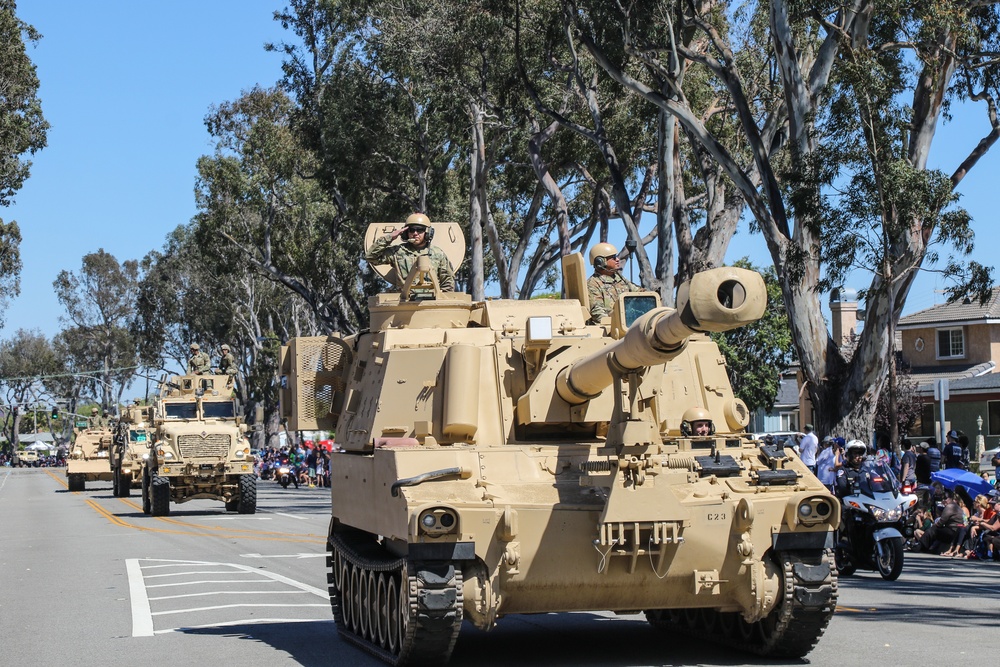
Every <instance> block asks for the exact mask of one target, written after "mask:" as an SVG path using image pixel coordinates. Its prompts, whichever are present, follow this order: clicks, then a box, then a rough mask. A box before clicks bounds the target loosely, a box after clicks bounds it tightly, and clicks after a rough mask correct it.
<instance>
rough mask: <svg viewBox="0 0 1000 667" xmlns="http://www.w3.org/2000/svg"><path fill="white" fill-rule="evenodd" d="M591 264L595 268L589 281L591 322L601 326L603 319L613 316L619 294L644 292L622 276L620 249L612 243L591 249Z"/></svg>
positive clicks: (601, 244) (588, 292)
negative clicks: (612, 312)
mask: <svg viewBox="0 0 1000 667" xmlns="http://www.w3.org/2000/svg"><path fill="white" fill-rule="evenodd" d="M590 263H591V264H592V265H593V267H594V275H592V276H591V277H590V280H588V281H587V294H588V295H589V296H590V321H591V323H593V324H600V322H601V318H602V317H607V316H609V315H610V314H611V311H612V310H613V309H614V307H615V303H616V302H617V301H618V295H619V294H623V293H624V292H641V291H643V290H642V288H641V287H639V286H638V285H634V284H632V283H631V282H629V281H628V280H626V279H625V278H624V276H622V275H621V273H620V272H621V268H622V261H621V259H620V258H619V257H618V248H616V247H614V246H613V245H611V244H610V243H598V244H597V245H595V246H594V247H593V248H591V249H590Z"/></svg>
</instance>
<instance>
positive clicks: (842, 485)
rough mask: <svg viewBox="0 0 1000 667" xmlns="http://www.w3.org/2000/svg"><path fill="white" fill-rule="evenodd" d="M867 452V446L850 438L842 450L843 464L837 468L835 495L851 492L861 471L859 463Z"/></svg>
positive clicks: (845, 494) (842, 495) (841, 496)
mask: <svg viewBox="0 0 1000 667" xmlns="http://www.w3.org/2000/svg"><path fill="white" fill-rule="evenodd" d="M867 453H868V446H867V445H866V444H865V443H863V442H861V441H860V440H851V441H850V442H849V443H847V447H846V448H845V450H844V465H843V467H841V468H839V469H838V470H837V480H836V489H837V497H838V498H843V497H844V496H848V495H850V494H851V491H852V490H853V488H854V485H855V484H856V483H857V479H858V474H859V473H860V472H861V463H862V462H863V461H864V460H865V455H866V454H867Z"/></svg>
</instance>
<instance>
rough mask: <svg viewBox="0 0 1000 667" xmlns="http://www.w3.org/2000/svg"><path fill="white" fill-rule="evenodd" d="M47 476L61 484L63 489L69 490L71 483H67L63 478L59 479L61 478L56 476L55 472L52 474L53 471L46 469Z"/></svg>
mask: <svg viewBox="0 0 1000 667" xmlns="http://www.w3.org/2000/svg"><path fill="white" fill-rule="evenodd" d="M45 474H46V475H48V476H49V477H51V478H52V479H54V480H56V481H57V482H59V483H60V484H62V485H63V488H66V489H68V488H69V482H67V481H66V480H65V479H63V478H62V477H59V476H57V475H56V474H55V473H54V472H52V471H51V470H49V469H48V468H46V469H45ZM74 493H75V492H74Z"/></svg>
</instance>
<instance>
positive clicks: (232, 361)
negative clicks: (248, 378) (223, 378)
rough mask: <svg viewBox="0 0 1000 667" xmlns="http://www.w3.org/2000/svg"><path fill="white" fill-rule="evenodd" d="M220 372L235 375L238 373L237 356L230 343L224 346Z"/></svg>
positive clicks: (230, 375) (220, 360)
mask: <svg viewBox="0 0 1000 667" xmlns="http://www.w3.org/2000/svg"><path fill="white" fill-rule="evenodd" d="M219 373H220V374H222V375H228V376H229V377H233V376H235V375H236V357H234V356H233V353H232V352H230V351H229V346H228V345H223V346H222V358H221V359H219Z"/></svg>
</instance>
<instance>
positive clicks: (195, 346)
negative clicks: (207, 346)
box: [191, 343, 201, 352]
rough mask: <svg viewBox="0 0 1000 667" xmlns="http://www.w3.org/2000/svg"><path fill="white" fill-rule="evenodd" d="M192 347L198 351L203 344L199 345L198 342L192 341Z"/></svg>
mask: <svg viewBox="0 0 1000 667" xmlns="http://www.w3.org/2000/svg"><path fill="white" fill-rule="evenodd" d="M191 349H192V350H194V351H195V352H197V351H198V350H200V349H201V345H198V343H191Z"/></svg>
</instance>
